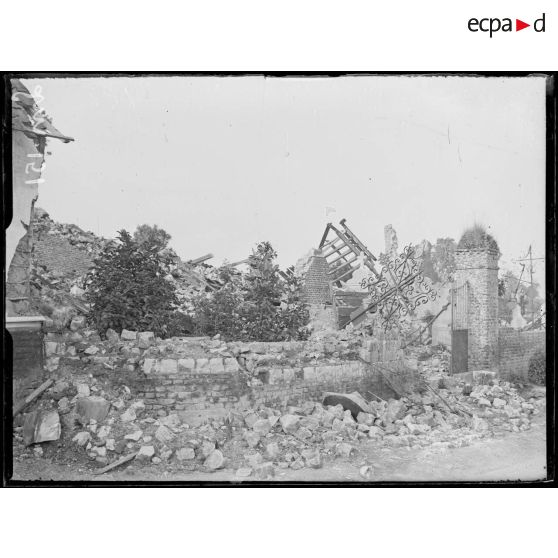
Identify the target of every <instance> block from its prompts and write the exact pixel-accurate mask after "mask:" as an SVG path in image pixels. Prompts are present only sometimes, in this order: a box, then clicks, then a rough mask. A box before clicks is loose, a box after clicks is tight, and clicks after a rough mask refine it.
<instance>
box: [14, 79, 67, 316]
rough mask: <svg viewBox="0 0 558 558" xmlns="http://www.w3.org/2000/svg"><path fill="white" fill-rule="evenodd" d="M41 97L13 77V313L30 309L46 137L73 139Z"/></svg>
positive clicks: (23, 312)
mask: <svg viewBox="0 0 558 558" xmlns="http://www.w3.org/2000/svg"><path fill="white" fill-rule="evenodd" d="M38 94H39V95H40V91H39V92H38ZM41 99H42V98H39V99H35V97H34V96H33V95H31V93H30V92H29V90H28V89H27V88H26V87H25V86H24V85H23V84H22V83H21V82H20V81H19V80H17V79H14V80H12V184H13V190H12V220H11V223H10V226H9V227H8V229H7V230H6V268H7V269H8V274H7V284H6V302H7V304H6V306H7V310H8V313H9V314H11V315H16V314H25V313H26V312H27V310H28V305H29V275H30V270H31V254H32V250H33V234H32V231H33V227H32V216H33V208H34V205H35V201H36V200H37V198H38V191H39V184H40V183H41V182H43V179H42V178H41V174H42V171H43V168H44V161H45V148H46V143H47V138H57V139H60V140H62V141H64V142H69V141H72V138H69V137H67V136H64V135H62V134H61V133H60V132H59V131H58V130H57V129H56V128H55V127H54V126H53V125H52V124H51V122H50V119H49V118H48V117H47V116H46V114H45V113H44V110H43V109H42V108H40V106H39V105H38V102H39V101H40V100H41Z"/></svg>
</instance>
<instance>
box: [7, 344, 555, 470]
mask: <svg viewBox="0 0 558 558" xmlns="http://www.w3.org/2000/svg"><path fill="white" fill-rule="evenodd" d="M215 348H216V349H218V347H215ZM481 380H482V381H488V383H484V384H483V383H480V384H476V385H471V384H468V383H467V382H466V381H461V380H457V381H454V382H450V381H447V382H446V384H445V386H444V387H439V389H437V390H436V391H435V392H427V393H423V394H414V395H412V396H409V397H403V398H401V399H390V400H387V401H383V400H379V398H378V400H375V401H371V402H370V403H368V405H367V410H368V411H369V412H358V413H355V411H354V410H353V411H351V410H349V409H345V408H343V406H342V405H335V406H332V405H324V404H323V403H322V402H320V401H307V402H305V403H303V404H302V405H300V406H297V407H293V406H290V407H285V408H272V407H269V406H265V405H260V406H259V407H257V408H254V409H245V410H229V411H228V412H226V413H224V414H223V413H220V414H219V413H217V414H215V416H213V417H211V416H210V417H208V418H207V419H205V420H204V421H200V420H199V419H197V420H185V419H184V418H183V417H181V416H180V415H179V414H177V413H171V414H169V415H166V416H159V413H155V412H152V411H151V412H150V411H149V410H148V409H147V408H146V405H145V403H144V401H143V400H142V399H138V398H136V397H135V396H134V394H133V387H132V389H131V388H130V387H129V386H128V385H127V384H126V382H127V379H126V375H125V374H123V375H116V374H101V373H98V372H94V371H93V372H92V371H91V369H85V370H83V371H82V372H81V373H80V372H79V371H76V370H74V371H72V372H71V373H69V374H68V375H66V376H65V377H62V378H60V379H59V380H58V381H57V382H56V383H55V384H54V386H53V387H52V388H51V389H50V391H49V392H48V396H46V397H43V398H42V399H41V400H40V401H39V402H37V403H36V405H35V406H34V407H33V408H32V409H29V412H28V413H27V414H26V415H23V416H22V415H19V416H18V417H17V418H18V419H19V420H17V421H16V427H15V446H14V455H15V459H20V460H21V459H27V458H30V457H32V456H33V455H34V454H35V455H36V456H44V457H46V458H49V459H52V460H57V461H60V462H65V463H67V462H79V463H81V464H82V465H83V466H85V467H86V468H88V469H90V470H91V471H92V472H94V471H95V468H99V467H104V466H106V465H107V464H109V463H114V462H116V461H117V460H118V459H120V458H121V456H124V455H131V456H132V458H133V461H130V463H131V467H132V468H141V467H144V466H146V465H150V466H160V467H161V468H163V469H164V470H165V471H169V472H172V471H177V472H178V471H215V470H218V469H228V470H231V471H235V472H236V475H237V477H239V478H249V479H257V480H263V479H269V478H272V477H273V476H274V474H275V472H276V470H277V469H301V468H304V467H309V468H319V467H322V466H323V463H324V462H325V461H328V460H333V459H338V458H339V459H349V458H352V457H357V458H358V457H359V455H360V454H361V453H362V452H363V449H364V446H363V444H373V445H374V446H377V447H379V448H393V447H403V448H405V447H407V448H411V449H420V448H428V449H430V450H431V451H434V452H439V451H445V450H447V449H448V448H456V447H461V446H467V445H470V444H471V443H473V442H475V441H476V440H479V439H482V438H486V437H492V436H498V435H500V434H502V433H503V432H505V431H513V432H519V431H524V430H528V429H530V427H531V421H532V420H533V417H534V416H536V415H537V414H539V413H541V412H542V411H543V408H544V404H545V391H544V388H531V391H530V392H525V391H523V392H521V389H522V388H523V386H518V385H512V384H510V383H508V382H501V381H498V380H497V379H493V378H490V376H483V378H481Z"/></svg>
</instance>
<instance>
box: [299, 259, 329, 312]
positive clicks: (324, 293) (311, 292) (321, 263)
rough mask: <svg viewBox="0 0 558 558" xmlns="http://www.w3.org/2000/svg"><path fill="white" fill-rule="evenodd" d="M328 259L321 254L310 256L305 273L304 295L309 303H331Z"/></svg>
mask: <svg viewBox="0 0 558 558" xmlns="http://www.w3.org/2000/svg"><path fill="white" fill-rule="evenodd" d="M328 271H329V266H328V263H327V260H326V259H325V258H324V257H323V256H320V255H315V256H312V257H311V258H310V263H309V265H308V269H307V270H306V273H305V275H304V286H303V296H304V298H305V300H306V302H308V303H309V304H331V302H332V301H331V288H330V285H329V278H328Z"/></svg>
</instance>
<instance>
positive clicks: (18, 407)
mask: <svg viewBox="0 0 558 558" xmlns="http://www.w3.org/2000/svg"><path fill="white" fill-rule="evenodd" d="M53 383H54V380H47V381H46V382H43V383H42V384H41V385H40V386H39V387H38V388H37V389H36V390H35V391H33V392H31V393H30V394H29V395H28V396H27V397H26V398H25V399H24V400H23V401H22V402H21V403H19V404H18V405H16V406H15V407H14V410H13V413H12V416H14V417H15V416H16V415H18V414H19V413H21V411H23V409H25V407H27V405H29V403H31V402H32V401H34V400H35V399H37V397H39V395H41V394H42V393H43V392H45V391H46V390H47V389H48V388H49V387H50V386H51V385H52V384H53Z"/></svg>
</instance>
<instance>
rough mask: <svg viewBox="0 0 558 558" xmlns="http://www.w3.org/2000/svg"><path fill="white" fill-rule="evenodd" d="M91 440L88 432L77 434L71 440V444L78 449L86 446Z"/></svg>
mask: <svg viewBox="0 0 558 558" xmlns="http://www.w3.org/2000/svg"><path fill="white" fill-rule="evenodd" d="M90 440H91V434H89V432H87V431H85V432H78V433H77V434H76V435H75V436H74V437H73V438H72V442H75V443H76V444H77V445H78V446H79V447H83V446H85V445H87V442H89V441H90Z"/></svg>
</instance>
